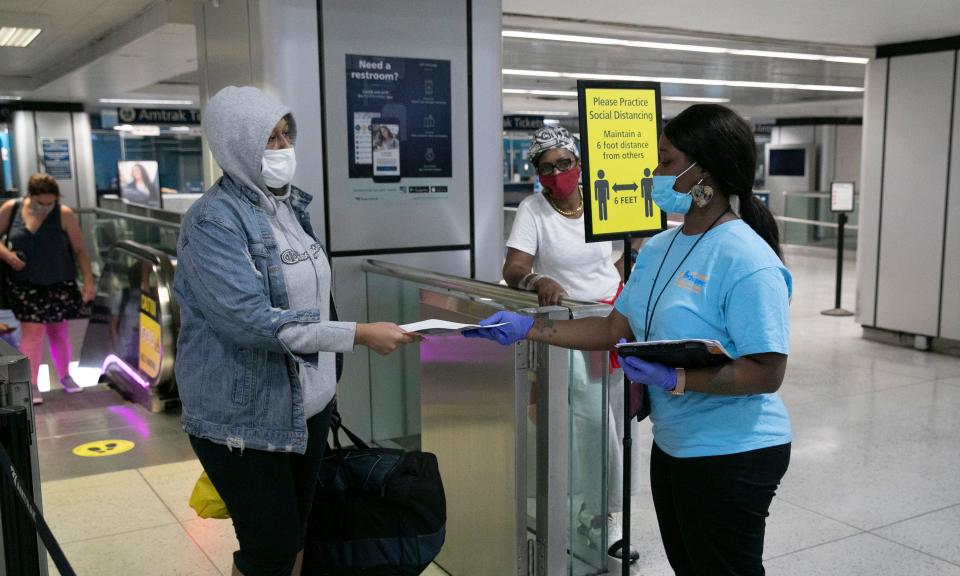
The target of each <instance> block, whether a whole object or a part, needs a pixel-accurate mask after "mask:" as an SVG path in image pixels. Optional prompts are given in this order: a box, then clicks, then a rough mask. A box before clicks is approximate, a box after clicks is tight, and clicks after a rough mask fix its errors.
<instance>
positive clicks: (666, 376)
mask: <svg viewBox="0 0 960 576" xmlns="http://www.w3.org/2000/svg"><path fill="white" fill-rule="evenodd" d="M617 356H619V357H620V366H621V367H622V368H623V374H624V375H625V376H626V377H627V379H628V380H630V381H631V382H635V383H637V384H646V385H647V386H656V387H657V388H662V389H663V390H666V391H667V392H670V391H671V390H673V389H674V388H676V387H677V371H676V370H674V369H673V368H670V367H669V366H664V365H663V364H656V363H654V362H647V361H646V360H641V359H640V358H637V357H635V356H620V355H619V354H618V355H617Z"/></svg>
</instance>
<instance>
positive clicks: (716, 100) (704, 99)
mask: <svg viewBox="0 0 960 576" xmlns="http://www.w3.org/2000/svg"><path fill="white" fill-rule="evenodd" d="M662 99H663V100H668V101H670V102H703V103H707V104H723V103H724V102H729V101H730V99H729V98H707V97H704V96H664V97H663V98H662Z"/></svg>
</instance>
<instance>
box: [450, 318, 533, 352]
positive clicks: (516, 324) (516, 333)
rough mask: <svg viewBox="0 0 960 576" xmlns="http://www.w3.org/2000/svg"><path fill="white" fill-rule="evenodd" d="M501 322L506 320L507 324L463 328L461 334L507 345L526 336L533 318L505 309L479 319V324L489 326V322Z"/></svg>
mask: <svg viewBox="0 0 960 576" xmlns="http://www.w3.org/2000/svg"><path fill="white" fill-rule="evenodd" d="M503 322H508V324H507V325H506V326H498V327H496V328H474V329H473V330H464V331H463V336H464V337H465V338H486V339H487V340H495V341H496V342H498V343H500V344H503V345H507V344H513V343H515V342H518V341H520V340H523V339H524V338H526V337H527V332H529V331H530V327H531V326H533V318H531V317H530V316H524V315H522V314H517V313H516V312H506V311H502V312H497V313H496V314H494V315H493V316H490V317H489V318H484V319H483V320H481V321H480V325H481V326H489V325H490V324H501V323H503Z"/></svg>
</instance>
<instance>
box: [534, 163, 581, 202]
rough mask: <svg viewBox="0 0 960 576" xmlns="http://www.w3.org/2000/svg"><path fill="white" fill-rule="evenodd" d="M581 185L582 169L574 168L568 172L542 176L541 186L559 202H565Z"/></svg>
mask: <svg viewBox="0 0 960 576" xmlns="http://www.w3.org/2000/svg"><path fill="white" fill-rule="evenodd" d="M579 183H580V167H579V166H574V167H573V168H571V169H569V170H567V171H566V172H560V173H559V174H547V175H544V176H540V184H543V187H544V188H546V189H547V190H550V195H551V196H553V197H554V198H556V199H557V200H563V199H564V198H566V197H567V196H569V195H571V194H573V193H574V191H575V190H576V189H577V184H579Z"/></svg>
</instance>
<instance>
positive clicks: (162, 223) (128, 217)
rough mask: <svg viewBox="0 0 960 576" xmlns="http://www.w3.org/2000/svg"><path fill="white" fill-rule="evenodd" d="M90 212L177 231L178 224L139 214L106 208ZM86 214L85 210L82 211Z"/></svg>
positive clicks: (92, 209)
mask: <svg viewBox="0 0 960 576" xmlns="http://www.w3.org/2000/svg"><path fill="white" fill-rule="evenodd" d="M89 211H90V212H93V213H94V214H96V215H97V216H108V217H110V218H124V219H126V220H135V221H137V222H144V223H147V224H154V225H156V226H163V227H166V228H174V229H177V230H179V229H180V223H179V222H167V221H165V220H158V219H156V218H150V217H149V216H140V215H139V214H131V213H129V212H117V211H116V210H107V209H106V208H91V209H89ZM84 212H87V210H84Z"/></svg>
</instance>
